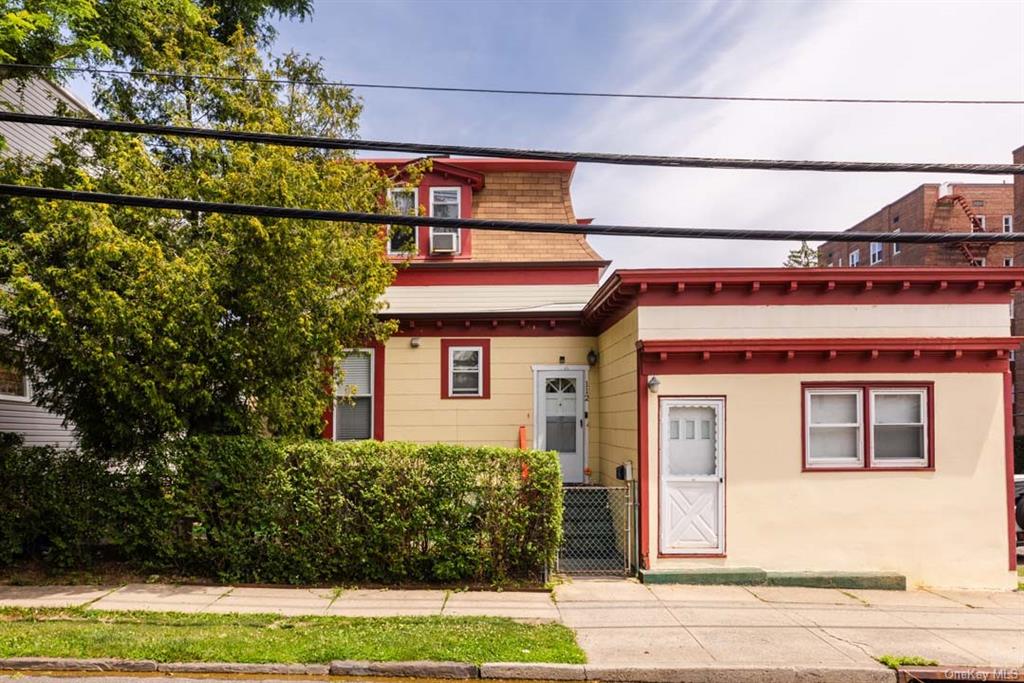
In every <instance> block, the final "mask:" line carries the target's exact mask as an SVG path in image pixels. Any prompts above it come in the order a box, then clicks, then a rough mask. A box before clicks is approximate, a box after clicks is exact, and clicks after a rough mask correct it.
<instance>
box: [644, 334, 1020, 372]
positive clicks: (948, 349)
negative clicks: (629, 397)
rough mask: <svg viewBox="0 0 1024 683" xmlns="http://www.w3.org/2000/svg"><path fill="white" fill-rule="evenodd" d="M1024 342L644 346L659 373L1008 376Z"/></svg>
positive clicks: (648, 364) (649, 366)
mask: <svg viewBox="0 0 1024 683" xmlns="http://www.w3.org/2000/svg"><path fill="white" fill-rule="evenodd" d="M1022 340H1024V338H1022V337H969V338H931V339H928V338H924V339H913V338H872V337H866V338H862V339H849V338H837V339H831V338H829V339H806V338H798V339H711V340H708V339H680V340H665V341H640V342H637V350H638V353H639V357H640V371H641V373H642V374H645V375H653V374H668V375H671V374H690V375H709V374H781V373H786V374H790V373H810V372H817V373H882V372H899V373H909V372H1003V371H1004V370H1005V369H1006V368H1007V367H1008V365H1009V359H1010V352H1011V351H1014V350H1016V349H1018V348H1019V347H1020V344H1021V341H1022Z"/></svg>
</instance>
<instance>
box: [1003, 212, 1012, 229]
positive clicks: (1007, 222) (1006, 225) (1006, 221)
mask: <svg viewBox="0 0 1024 683" xmlns="http://www.w3.org/2000/svg"><path fill="white" fill-rule="evenodd" d="M1003 232H1013V216H1003Z"/></svg>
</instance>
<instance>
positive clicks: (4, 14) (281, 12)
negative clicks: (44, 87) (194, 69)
mask: <svg viewBox="0 0 1024 683" xmlns="http://www.w3.org/2000/svg"><path fill="white" fill-rule="evenodd" d="M204 10H206V12H205V14H206V16H208V17H209V18H210V21H207V22H204V26H205V30H206V32H207V35H208V36H210V37H212V38H214V39H216V40H218V41H219V42H221V43H227V42H228V40H229V38H230V37H231V36H232V35H233V34H234V32H235V31H237V30H240V31H242V32H243V33H244V34H245V35H246V36H249V37H250V38H251V39H253V40H255V41H256V42H257V43H258V44H259V45H262V46H266V45H268V44H269V43H270V42H271V41H272V40H273V38H274V35H275V31H274V27H273V26H272V25H271V23H270V20H271V18H272V17H275V16H277V17H284V18H293V19H299V20H304V19H306V18H308V17H310V16H311V15H312V11H313V10H312V2H311V0H0V63H3V62H8V63H11V62H18V63H24V64H44V65H52V64H56V63H57V62H62V61H75V60H91V61H93V62H100V63H114V64H118V65H122V66H128V67H131V68H137V69H147V68H153V67H155V66H156V65H157V62H158V61H159V59H158V58H157V57H156V54H155V53H157V52H159V51H161V50H162V49H163V47H164V46H163V45H162V44H161V43H159V42H158V41H156V40H155V39H156V38H157V36H158V35H159V34H153V33H151V32H150V30H151V28H152V26H153V25H162V26H164V27H173V26H179V25H181V24H182V23H184V24H187V25H191V24H194V22H195V20H196V19H197V18H199V17H200V16H201V15H203V14H204ZM163 37H168V36H167V35H166V33H164V34H163ZM172 39H173V38H172ZM15 73H16V74H17V75H23V74H24V72H15ZM46 75H48V76H53V77H59V76H60V74H59V73H57V74H49V73H48V74H46Z"/></svg>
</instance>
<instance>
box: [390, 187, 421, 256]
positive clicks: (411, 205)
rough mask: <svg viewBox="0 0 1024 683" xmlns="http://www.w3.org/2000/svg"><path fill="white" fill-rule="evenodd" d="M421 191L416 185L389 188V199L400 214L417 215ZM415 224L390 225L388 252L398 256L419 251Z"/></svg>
mask: <svg viewBox="0 0 1024 683" xmlns="http://www.w3.org/2000/svg"><path fill="white" fill-rule="evenodd" d="M418 195H419V193H418V192H417V190H416V188H414V187H394V188H391V189H390V190H388V199H389V200H390V201H391V205H392V206H393V207H394V209H395V212H396V213H397V214H399V215H400V216H415V215H416V214H417V213H418V199H419V197H418ZM417 232H418V231H417V230H416V228H415V226H411V225H389V226H388V253H389V254H392V255H396V256H401V255H408V254H415V253H416V252H418V251H419V244H418V239H417V238H418V235H417Z"/></svg>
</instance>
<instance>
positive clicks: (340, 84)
mask: <svg viewBox="0 0 1024 683" xmlns="http://www.w3.org/2000/svg"><path fill="white" fill-rule="evenodd" d="M0 67H3V68H14V69H24V70H42V71H63V72H68V73H90V74H102V75H111V76H132V77H140V76H141V77H152V78H193V79H196V80H207V81H234V82H241V83H270V84H274V85H306V86H317V87H327V88H354V89H366V90H370V89H373V90H406V91H420V92H443V93H475V94H484V95H534V96H541V97H590V98H623V99H637V100H684V101H705V102H786V103H805V104H808V103H810V104H970V105H1018V106H1019V105H1024V100H987V99H973V100H960V99H955V100H954V99H910V98H860V97H753V96H739V95H682V94H672V93H628V92H626V93H623V92H601V91H585V90H517V89H512V88H469V87H450V86H436V85H407V84H397V83H347V82H345V81H319V80H291V79H286V78H248V77H245V76H218V75H216V74H194V73H181V72H169V71H143V70H130V69H99V68H92V67H74V66H49V65H44V64H2V65H0Z"/></svg>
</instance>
